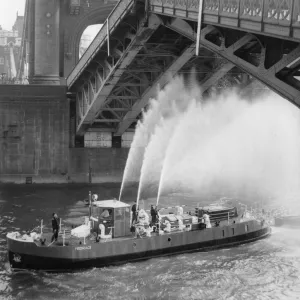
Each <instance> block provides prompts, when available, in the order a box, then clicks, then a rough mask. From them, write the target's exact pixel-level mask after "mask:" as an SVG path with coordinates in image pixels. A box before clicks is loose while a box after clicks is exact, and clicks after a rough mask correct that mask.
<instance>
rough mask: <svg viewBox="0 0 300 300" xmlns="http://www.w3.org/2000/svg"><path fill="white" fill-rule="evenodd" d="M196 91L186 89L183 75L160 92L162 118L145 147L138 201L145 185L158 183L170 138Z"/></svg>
mask: <svg viewBox="0 0 300 300" xmlns="http://www.w3.org/2000/svg"><path fill="white" fill-rule="evenodd" d="M183 91H185V92H183ZM196 93H197V94H199V91H198V90H197V91H196V89H191V90H189V91H187V90H186V89H185V86H184V82H183V79H182V78H181V77H177V78H175V79H174V81H173V84H171V85H167V86H166V87H165V88H164V89H163V90H162V91H160V92H159V93H158V96H157V103H159V107H160V109H161V118H160V120H159V122H158V123H157V125H156V127H155V130H154V134H153V135H152V136H151V139H150V141H149V143H148V145H147V147H146V149H145V154H144V160H143V164H142V168H141V177H140V181H139V188H138V196H137V201H139V199H140V196H141V192H142V191H143V189H145V185H148V186H151V185H152V186H153V185H156V186H157V185H158V183H159V179H160V174H161V169H162V163H163V161H164V158H165V153H166V149H167V146H168V144H169V140H170V138H171V137H172V135H173V133H174V131H175V129H176V127H177V124H178V122H179V120H180V117H181V114H182V113H183V112H184V111H185V110H186V109H187V107H188V105H189V102H190V101H191V99H192V98H193V96H194V94H196ZM156 190H157V189H156Z"/></svg>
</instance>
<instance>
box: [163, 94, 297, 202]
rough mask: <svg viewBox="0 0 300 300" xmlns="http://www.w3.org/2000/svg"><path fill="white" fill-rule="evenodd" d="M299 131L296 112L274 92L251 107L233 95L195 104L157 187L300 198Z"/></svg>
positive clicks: (171, 147)
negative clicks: (178, 187)
mask: <svg viewBox="0 0 300 300" xmlns="http://www.w3.org/2000/svg"><path fill="white" fill-rule="evenodd" d="M299 131H300V114H299V111H298V109H296V108H295V107H294V106H293V105H292V104H290V103H289V102H287V101H286V100H284V99H282V98H281V97H279V96H278V95H276V94H274V93H271V92H270V93H269V95H267V96H265V97H264V99H259V100H256V99H254V100H253V101H252V103H249V102H247V101H245V100H243V99H241V98H240V96H239V95H238V94H237V93H236V92H234V91H231V92H227V93H224V94H223V95H222V96H219V97H215V99H210V100H209V101H208V102H207V103H206V104H205V105H203V104H195V103H192V104H191V105H190V106H189V108H188V109H187V111H186V112H185V114H183V115H182V116H181V119H180V124H179V125H178V126H177V128H176V132H175V133H174V135H173V136H172V138H171V140H170V143H169V145H168V147H167V150H166V155H165V160H164V162H163V168H162V175H161V176H162V180H161V183H160V188H159V189H160V191H162V190H164V191H165V192H168V190H169V191H170V190H172V189H173V188H174V186H180V187H183V188H184V187H188V188H189V189H192V190H193V191H194V192H199V191H201V190H205V189H206V190H209V191H216V190H218V191H220V190H222V189H223V190H225V189H227V190H228V189H229V190H235V191H243V192H247V193H253V192H254V191H255V192H258V193H261V194H267V195H270V196H272V197H273V198H277V199H282V197H286V196H287V194H290V193H292V194H297V195H299V194H300V193H299V192H300V191H299V187H298V183H299V179H300V132H299Z"/></svg>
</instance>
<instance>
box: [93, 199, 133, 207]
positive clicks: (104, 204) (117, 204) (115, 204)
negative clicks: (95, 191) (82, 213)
mask: <svg viewBox="0 0 300 300" xmlns="http://www.w3.org/2000/svg"><path fill="white" fill-rule="evenodd" d="M93 204H94V205H95V206H97V207H106V208H121V207H130V205H129V204H127V203H124V202H121V201H118V200H116V199H112V200H102V201H95V202H93Z"/></svg>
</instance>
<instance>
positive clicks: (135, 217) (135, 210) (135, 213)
mask: <svg viewBox="0 0 300 300" xmlns="http://www.w3.org/2000/svg"><path fill="white" fill-rule="evenodd" d="M131 211H132V222H131V224H133V222H134V221H135V222H136V221H137V207H136V201H135V202H134V204H133V205H132V207H131Z"/></svg>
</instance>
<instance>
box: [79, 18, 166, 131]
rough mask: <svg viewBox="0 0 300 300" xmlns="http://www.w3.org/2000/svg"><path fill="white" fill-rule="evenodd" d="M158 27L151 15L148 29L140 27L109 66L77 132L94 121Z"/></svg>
mask: <svg viewBox="0 0 300 300" xmlns="http://www.w3.org/2000/svg"><path fill="white" fill-rule="evenodd" d="M160 25H161V20H160V19H159V18H158V17H157V16H155V15H151V16H150V18H149V20H148V27H142V26H141V27H140V28H139V30H138V32H137V34H136V35H134V36H133V39H132V40H131V42H130V44H129V45H128V47H127V49H126V50H125V51H124V53H123V55H122V57H120V58H119V60H118V62H117V63H116V64H114V65H109V68H110V70H109V73H108V74H106V76H105V77H106V78H105V79H103V81H102V84H101V87H100V88H99V90H98V91H97V92H96V93H95V95H94V97H93V99H91V101H90V105H88V107H87V109H86V110H85V113H84V116H83V117H82V118H81V119H80V120H79V123H78V125H77V132H80V130H81V127H82V126H83V124H91V123H92V122H93V121H94V120H95V119H96V117H97V115H98V113H99V111H100V110H101V108H102V107H103V105H104V104H105V102H106V100H107V97H108V96H109V95H110V93H111V92H112V90H113V88H114V87H115V86H116V84H117V83H118V81H119V79H120V78H121V76H122V75H123V73H124V71H125V70H126V68H127V66H129V65H130V64H131V62H132V61H133V60H134V58H135V57H136V55H137V54H138V53H139V51H140V50H141V49H142V48H143V44H144V43H146V42H147V40H148V39H149V38H150V37H151V36H152V34H153V33H154V32H155V31H156V29H157V28H158V27H159V26H160ZM127 86H128V85H127Z"/></svg>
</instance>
